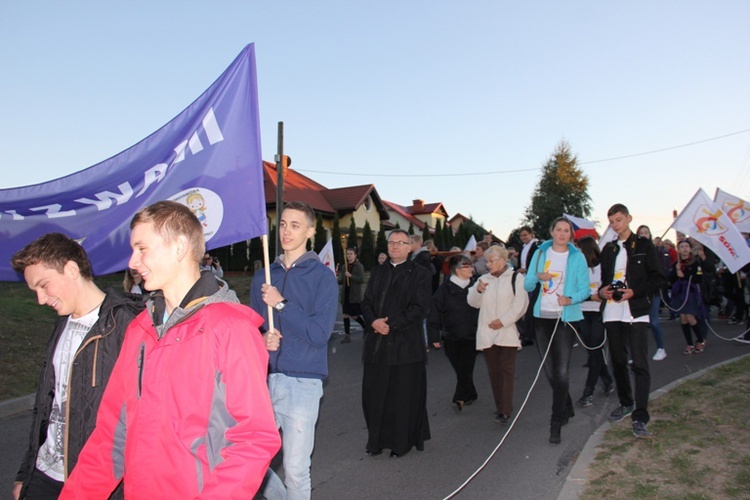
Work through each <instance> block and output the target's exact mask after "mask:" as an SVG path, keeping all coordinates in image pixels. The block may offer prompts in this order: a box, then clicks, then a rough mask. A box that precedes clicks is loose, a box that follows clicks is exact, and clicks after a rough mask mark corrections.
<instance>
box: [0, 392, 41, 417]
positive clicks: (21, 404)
mask: <svg viewBox="0 0 750 500" xmlns="http://www.w3.org/2000/svg"><path fill="white" fill-rule="evenodd" d="M32 409H34V394H27V395H25V396H21V397H20V398H14V399H9V400H7V401H0V419H3V418H7V417H12V416H14V415H18V414H20V413H23V412H26V411H30V410H32Z"/></svg>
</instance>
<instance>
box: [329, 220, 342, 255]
mask: <svg viewBox="0 0 750 500" xmlns="http://www.w3.org/2000/svg"><path fill="white" fill-rule="evenodd" d="M331 239H332V240H333V241H332V242H331V245H333V261H334V262H335V263H336V264H342V263H343V262H344V250H343V249H342V248H341V227H340V226H339V214H338V212H336V213H335V214H334V216H333V230H332V231H331Z"/></svg>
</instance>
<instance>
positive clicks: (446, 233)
mask: <svg viewBox="0 0 750 500" xmlns="http://www.w3.org/2000/svg"><path fill="white" fill-rule="evenodd" d="M453 240H454V237H453V228H452V227H451V226H450V224H448V223H447V222H446V223H445V226H443V245H445V249H446V250H450V249H451V248H452V247H453V246H455V243H454V241H453Z"/></svg>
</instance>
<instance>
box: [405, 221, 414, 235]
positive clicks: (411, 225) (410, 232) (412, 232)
mask: <svg viewBox="0 0 750 500" xmlns="http://www.w3.org/2000/svg"><path fill="white" fill-rule="evenodd" d="M406 232H407V233H409V234H414V224H412V223H411V222H409V229H407V230H406Z"/></svg>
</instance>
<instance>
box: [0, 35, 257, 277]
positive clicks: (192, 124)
mask: <svg viewBox="0 0 750 500" xmlns="http://www.w3.org/2000/svg"><path fill="white" fill-rule="evenodd" d="M167 199H170V200H175V201H179V202H181V203H183V204H185V205H187V206H188V207H190V208H191V209H192V210H193V212H195V214H196V215H197V216H198V219H199V220H200V221H201V222H202V223H203V226H204V228H205V229H204V230H205V235H206V245H207V246H208V248H217V247H221V246H225V245H229V244H231V243H236V242H238V241H242V240H246V239H250V238H253V237H256V236H260V235H262V234H266V232H267V223H266V204H265V197H264V191H263V170H262V156H261V148H260V130H259V125H258V90H257V83H256V70H255V50H254V46H253V45H252V44H250V45H248V46H247V47H245V49H244V50H243V51H242V52H241V53H240V55H239V56H238V57H237V58H236V59H235V60H234V62H232V64H231V66H229V68H227V70H226V71H225V72H224V73H223V74H222V75H221V77H219V79H218V80H216V82H214V84H213V85H211V87H210V88H209V89H208V90H206V91H205V92H204V93H203V95H201V96H200V97H199V98H198V99H196V100H195V102H193V103H192V104H191V105H190V106H189V107H188V108H187V109H185V110H184V111H183V112H182V113H180V114H179V115H178V116H177V117H175V118H174V119H173V120H172V121H170V122H169V123H167V124H166V125H165V126H163V127H162V128H160V129H159V130H157V131H156V132H154V133H153V134H151V135H150V136H149V137H147V138H145V139H143V140H142V141H141V142H139V143H138V144H136V145H135V146H132V147H130V148H129V149H126V150H125V151H123V152H122V153H120V154H118V155H116V156H114V157H112V158H110V159H108V160H105V161H103V162H101V163H99V164H97V165H94V166H92V167H89V168H87V169H86V170H82V171H80V172H76V173H74V174H71V175H69V176H67V177H62V178H60V179H56V180H53V181H50V182H46V183H43V184H36V185H32V186H24V187H20V188H14V189H3V190H0V238H1V239H2V245H1V246H0V281H17V280H22V279H23V276H20V275H19V274H17V273H16V272H15V271H13V269H12V268H11V267H10V258H11V256H12V255H13V254H14V253H15V252H17V251H18V250H20V249H21V248H23V247H24V246H25V245H26V244H28V243H29V242H31V241H33V240H34V239H36V238H37V237H39V236H41V235H43V234H46V233H50V232H61V233H65V234H67V235H69V236H70V237H72V238H74V239H76V240H78V241H80V242H81V244H82V245H83V248H84V249H85V250H86V252H87V253H88V255H89V258H90V259H91V263H92V265H93V267H94V272H95V274H97V275H101V274H108V273H113V272H117V271H122V270H124V269H126V268H127V262H128V259H129V258H130V220H131V219H132V217H133V215H134V214H135V213H136V212H137V211H138V210H140V209H141V208H143V207H145V206H148V205H150V204H152V203H154V202H157V201H160V200H167Z"/></svg>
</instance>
